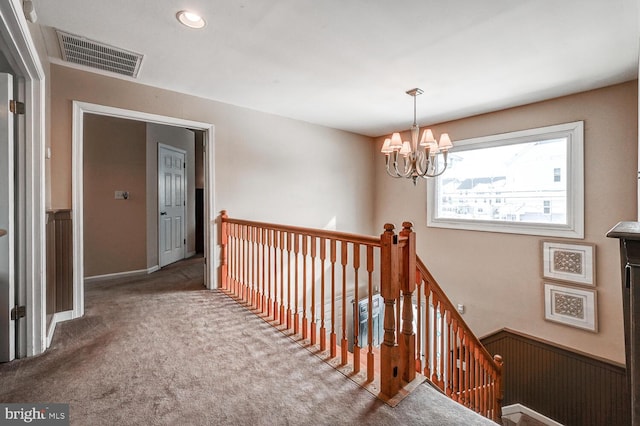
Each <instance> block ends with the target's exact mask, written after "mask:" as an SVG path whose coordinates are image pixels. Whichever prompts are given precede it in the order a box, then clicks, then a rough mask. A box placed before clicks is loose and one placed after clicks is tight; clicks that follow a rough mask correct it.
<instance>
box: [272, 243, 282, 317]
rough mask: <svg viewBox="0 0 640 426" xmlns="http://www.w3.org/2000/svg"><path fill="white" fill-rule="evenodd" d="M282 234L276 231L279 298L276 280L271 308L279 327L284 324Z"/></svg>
mask: <svg viewBox="0 0 640 426" xmlns="http://www.w3.org/2000/svg"><path fill="white" fill-rule="evenodd" d="M284 232H285V231H278V234H279V236H280V238H278V241H277V243H276V244H277V246H278V256H279V257H280V270H279V272H280V293H279V294H280V297H278V289H277V282H278V280H277V279H276V305H275V306H274V307H273V310H274V311H275V312H276V315H277V318H274V320H275V319H277V320H278V324H279V325H282V324H283V323H284V249H285V247H284V244H285V242H284Z"/></svg>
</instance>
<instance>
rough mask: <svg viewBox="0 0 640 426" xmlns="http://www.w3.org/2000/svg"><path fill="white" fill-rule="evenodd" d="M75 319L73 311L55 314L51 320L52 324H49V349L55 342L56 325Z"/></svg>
mask: <svg viewBox="0 0 640 426" xmlns="http://www.w3.org/2000/svg"><path fill="white" fill-rule="evenodd" d="M70 319H73V311H63V312H56V313H55V314H53V318H52V319H51V324H49V328H48V329H47V349H48V348H49V346H51V341H52V340H53V332H54V331H56V325H57V324H58V323H59V322H63V321H69V320H70Z"/></svg>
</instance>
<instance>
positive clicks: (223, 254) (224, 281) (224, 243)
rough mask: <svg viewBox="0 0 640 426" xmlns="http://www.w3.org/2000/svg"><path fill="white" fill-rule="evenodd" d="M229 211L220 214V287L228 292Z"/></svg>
mask: <svg viewBox="0 0 640 426" xmlns="http://www.w3.org/2000/svg"><path fill="white" fill-rule="evenodd" d="M228 218H229V216H227V211H226V210H222V211H221V212H220V242H221V244H220V278H221V279H220V281H221V282H220V285H221V288H222V289H223V290H227V286H228V285H229V277H228V276H227V274H228V269H227V268H228V263H227V249H228V248H229V241H228V240H229V231H228V230H227V227H228V223H227V219H228Z"/></svg>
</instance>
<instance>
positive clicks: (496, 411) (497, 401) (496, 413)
mask: <svg viewBox="0 0 640 426" xmlns="http://www.w3.org/2000/svg"><path fill="white" fill-rule="evenodd" d="M493 360H494V361H495V364H496V377H494V383H495V384H494V398H493V403H494V405H493V421H495V422H497V423H500V424H502V399H503V398H504V395H503V393H502V368H503V364H504V363H503V362H502V357H501V356H500V355H494V356H493Z"/></svg>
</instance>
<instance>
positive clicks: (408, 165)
mask: <svg viewBox="0 0 640 426" xmlns="http://www.w3.org/2000/svg"><path fill="white" fill-rule="evenodd" d="M410 155H413V154H410ZM407 158H409V156H407V157H404V159H403V162H404V172H401V171H400V170H398V162H397V161H396V162H395V163H394V164H395V168H396V173H398V175H399V176H402V177H405V178H408V177H409V176H411V175H412V174H413V169H414V166H413V165H414V164H415V161H414V159H413V158H411V160H409V161H407Z"/></svg>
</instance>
